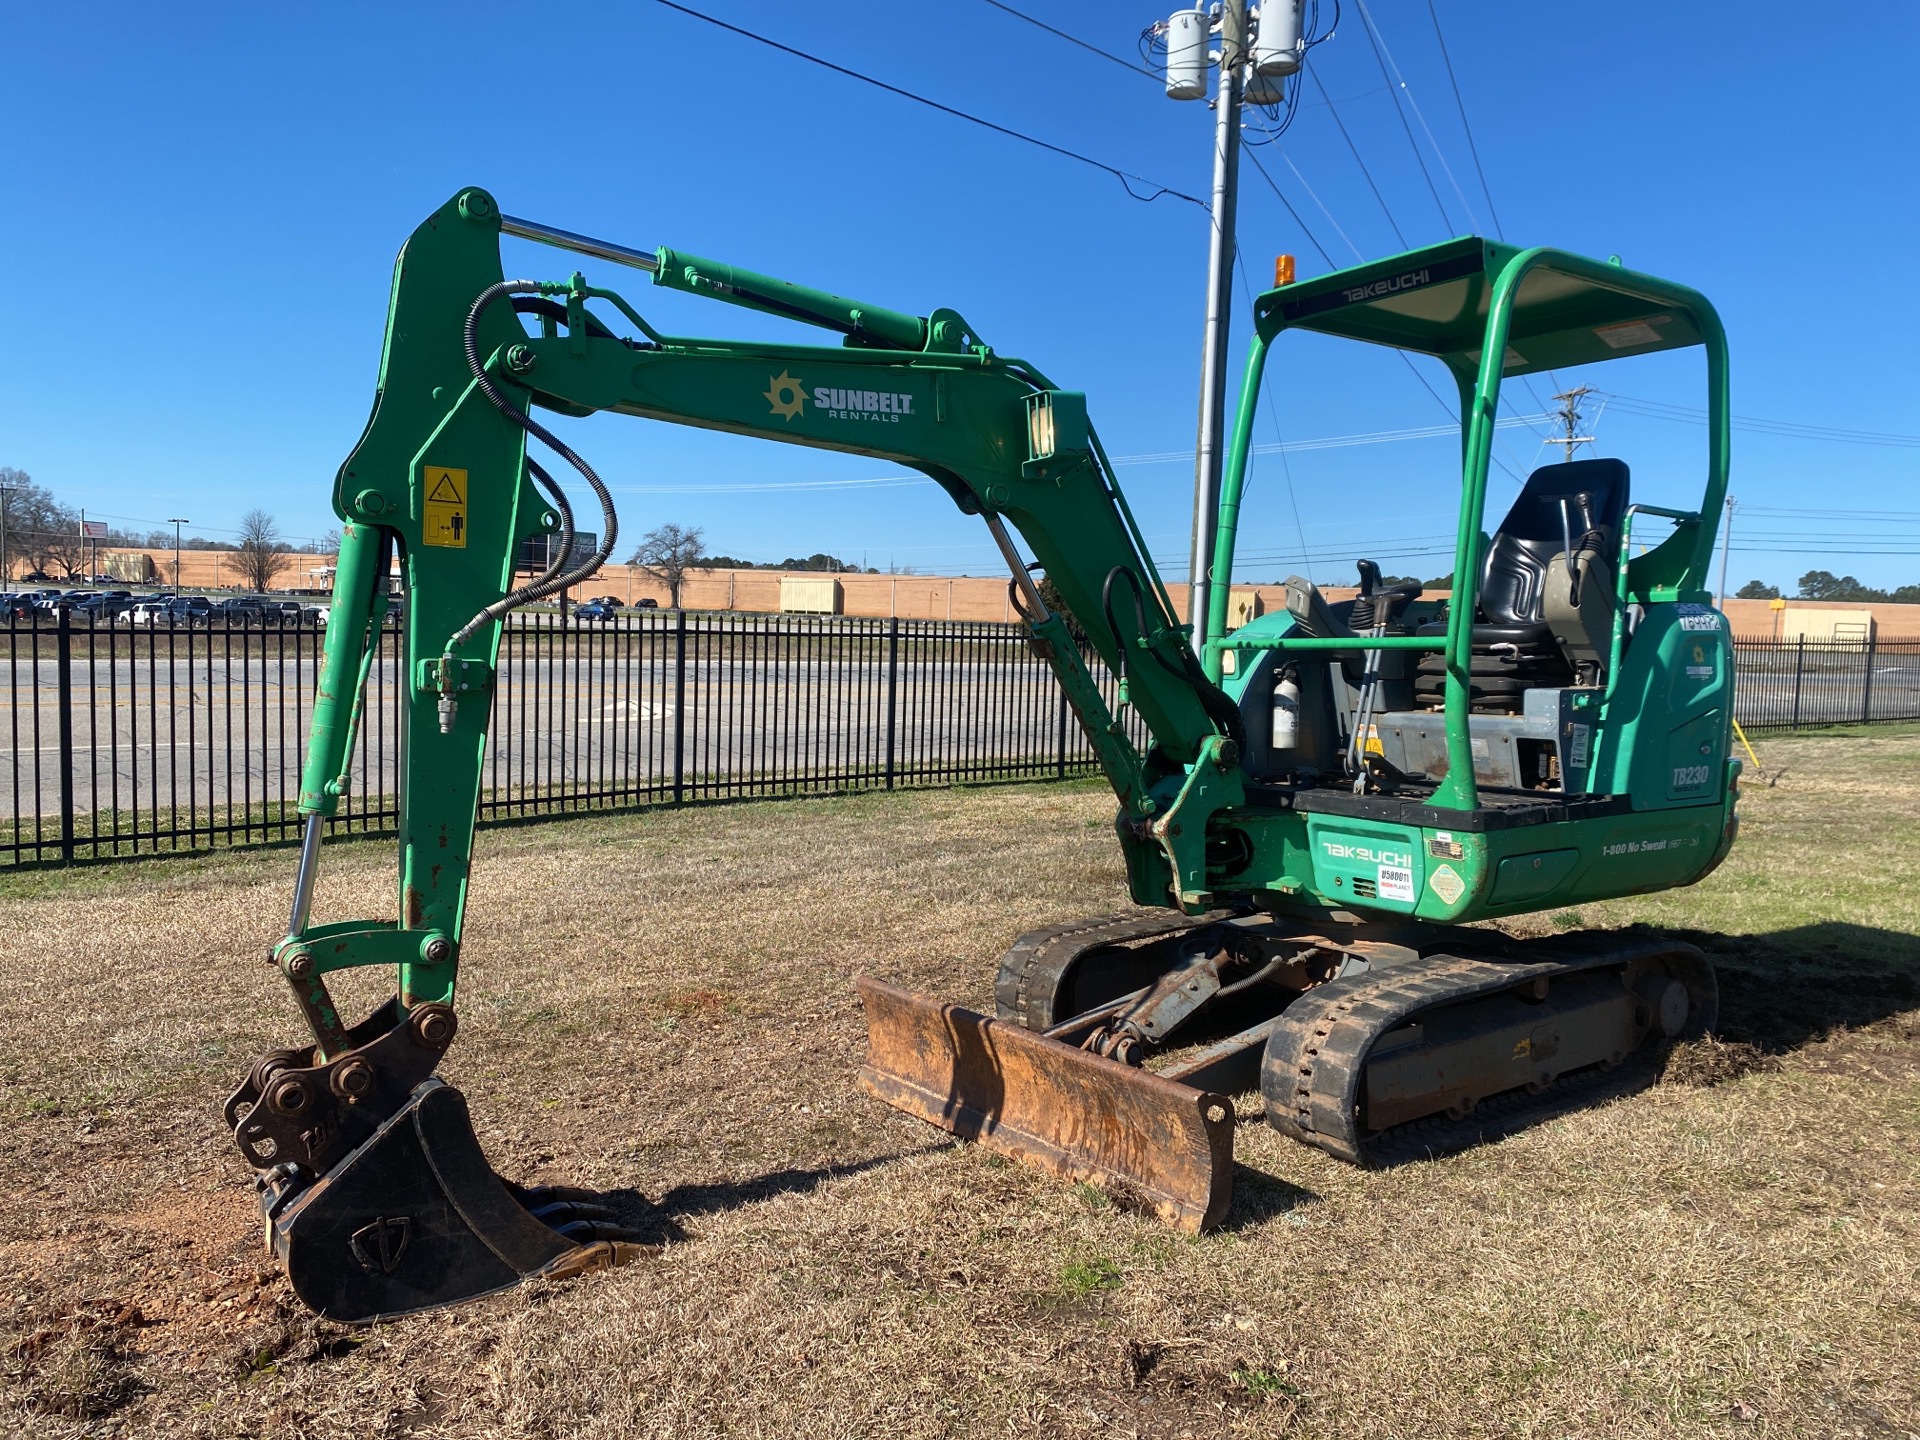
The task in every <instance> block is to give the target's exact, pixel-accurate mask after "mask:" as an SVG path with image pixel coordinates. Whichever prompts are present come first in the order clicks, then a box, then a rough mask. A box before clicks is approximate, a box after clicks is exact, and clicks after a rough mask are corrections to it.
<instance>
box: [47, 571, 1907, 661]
mask: <svg viewBox="0 0 1920 1440" xmlns="http://www.w3.org/2000/svg"><path fill="white" fill-rule="evenodd" d="M100 553H101V555H102V556H103V557H104V556H106V555H108V554H112V553H115V552H113V551H110V550H106V549H102V550H101V552H100ZM124 553H127V554H139V553H145V554H148V555H151V556H152V557H153V562H154V565H155V566H156V567H157V568H158V571H159V575H160V582H161V583H163V584H165V583H170V582H171V577H172V570H171V566H172V564H173V552H172V551H171V550H152V549H150V550H147V551H145V552H140V551H127V552H124ZM287 560H288V564H287V567H286V569H285V570H284V571H282V572H281V574H280V576H279V577H278V578H277V579H276V580H275V581H274V589H276V590H294V589H301V590H316V589H317V590H324V589H326V588H327V587H328V585H329V584H330V578H329V575H325V574H323V575H311V574H309V572H310V571H314V570H324V569H327V567H330V566H331V565H332V563H333V562H332V559H331V557H329V556H325V555H289V556H288V557H287ZM180 563H181V570H182V574H181V580H180V584H181V588H182V589H186V590H226V589H239V588H240V587H241V583H242V582H241V579H240V570H239V566H238V564H237V563H236V557H235V556H234V555H233V554H232V552H230V551H223V550H183V551H181V553H180ZM13 568H14V572H15V574H16V575H18V573H19V572H20V571H21V570H22V569H24V568H25V566H24V565H23V564H20V563H18V562H16V563H15V565H14V567H13ZM809 573H813V572H807V571H784V572H783V571H779V570H710V571H704V572H700V573H696V574H694V575H693V576H691V577H689V578H688V580H687V583H686V585H685V586H684V587H683V594H682V600H683V601H684V603H685V604H686V605H687V607H688V608H689V609H692V610H753V611H765V612H775V611H778V610H779V608H780V581H781V578H782V576H783V574H784V575H807V574H809ZM839 580H840V588H841V595H842V597H843V599H842V607H841V608H842V613H844V614H847V615H865V616H880V617H885V616H889V615H897V616H899V617H900V618H901V619H903V620H949V619H951V620H1003V621H1005V620H1012V619H1014V618H1015V616H1014V613H1013V607H1012V604H1011V603H1010V602H1009V600H1008V598H1007V582H1006V580H1005V579H1003V578H1001V577H999V576H992V575H960V576H946V575H841V576H840V577H839ZM1167 589H1168V591H1169V592H1170V593H1171V594H1172V597H1173V603H1174V606H1175V608H1176V609H1178V610H1179V612H1180V614H1181V615H1182V616H1183V617H1184V616H1185V614H1186V604H1187V587H1186V586H1185V585H1182V584H1173V585H1169V586H1168V587H1167ZM1249 589H1250V590H1255V591H1257V592H1258V593H1259V595H1260V600H1261V604H1262V605H1263V607H1264V608H1265V610H1266V612H1267V613H1268V614H1271V613H1272V612H1274V611H1275V610H1278V609H1281V608H1283V607H1284V606H1285V604H1286V590H1285V587H1283V586H1280V585H1255V586H1240V585H1236V586H1235V587H1234V590H1235V592H1236V593H1238V592H1239V591H1241V590H1249ZM1321 590H1322V593H1323V594H1324V595H1325V596H1326V597H1327V599H1329V600H1344V599H1347V598H1348V597H1350V596H1351V595H1353V594H1354V590H1353V588H1352V587H1351V586H1340V585H1326V586H1322V587H1321ZM588 595H616V596H618V597H619V598H620V599H621V600H622V601H623V602H624V603H626V604H629V605H630V604H632V603H633V602H634V601H636V600H639V599H642V598H651V599H653V600H655V601H657V602H658V603H659V604H661V605H665V604H666V603H667V587H666V586H664V585H662V584H660V583H659V582H658V581H657V580H654V579H653V578H652V577H651V576H648V575H644V574H642V573H640V572H639V571H638V570H636V569H634V568H633V567H632V566H628V565H609V566H607V568H606V569H605V570H604V571H602V572H601V573H600V574H599V575H597V576H595V577H594V578H593V579H592V580H590V581H588V582H587V584H585V585H584V586H582V587H581V589H580V592H579V593H577V594H576V595H575V596H574V598H575V599H585V598H586V596H588ZM1427 598H1429V599H1438V598H1440V592H1434V593H1431V594H1429V596H1428V597H1427ZM1787 604H1788V606H1789V607H1791V608H1792V609H1794V610H1852V611H1860V610H1868V611H1871V612H1872V613H1873V619H1874V632H1875V635H1876V637H1877V638H1878V639H1881V640H1916V639H1920V605H1891V604H1875V605H1862V604H1860V603H1858V602H1857V601H1823V600H1789V601H1788V602H1787ZM1726 612H1727V618H1728V620H1729V622H1730V623H1731V625H1732V628H1733V633H1734V634H1735V635H1737V636H1739V637H1740V638H1741V639H1743V640H1749V639H1751V640H1764V639H1769V638H1772V637H1774V636H1776V635H1777V634H1778V633H1779V631H1780V619H1779V616H1780V614H1781V612H1780V611H1776V610H1774V609H1772V608H1770V604H1769V602H1768V601H1765V600H1729V601H1727V604H1726Z"/></svg>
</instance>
